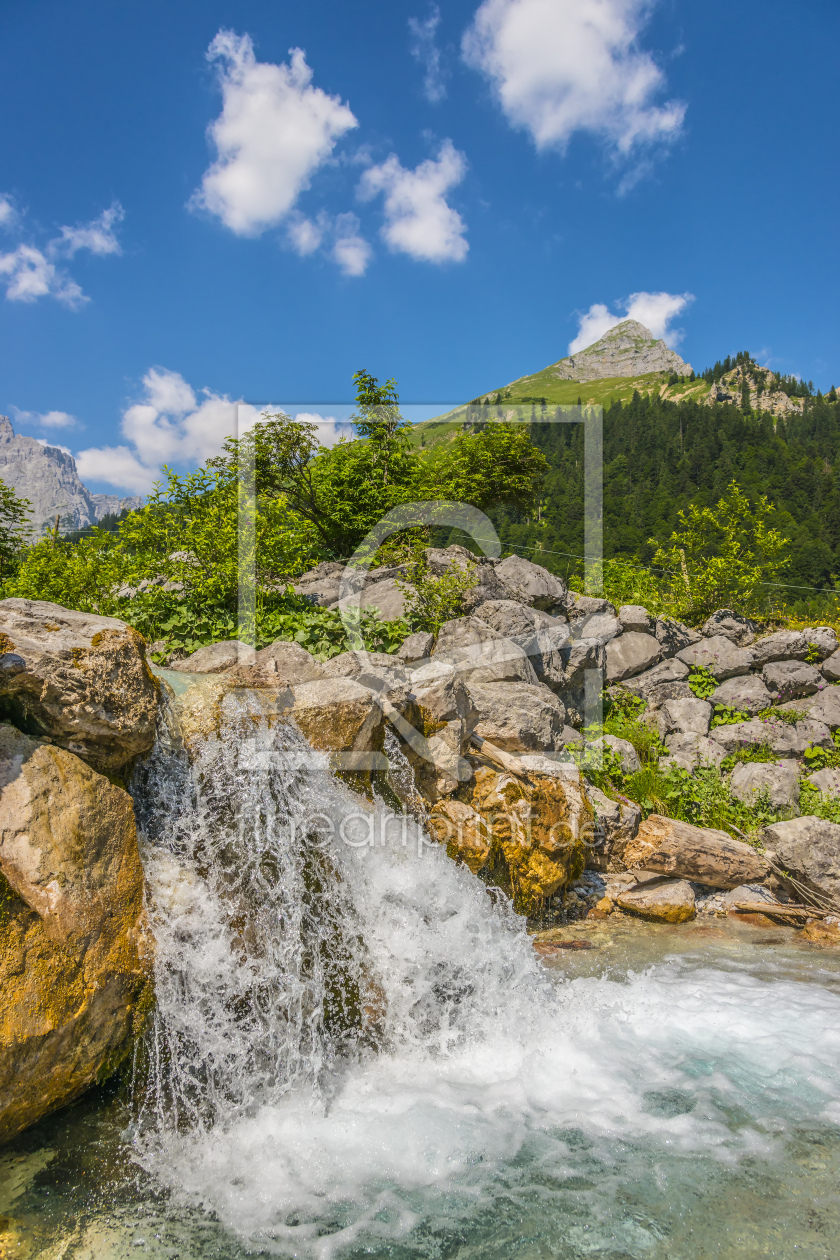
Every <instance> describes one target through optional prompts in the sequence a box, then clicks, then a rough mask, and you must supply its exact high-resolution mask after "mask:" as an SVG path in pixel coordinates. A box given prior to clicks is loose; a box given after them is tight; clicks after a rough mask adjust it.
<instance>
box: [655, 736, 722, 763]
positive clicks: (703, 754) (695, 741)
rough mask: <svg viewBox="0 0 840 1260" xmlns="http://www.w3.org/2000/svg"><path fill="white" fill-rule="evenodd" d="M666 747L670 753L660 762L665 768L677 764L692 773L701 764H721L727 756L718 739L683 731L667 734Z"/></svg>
mask: <svg viewBox="0 0 840 1260" xmlns="http://www.w3.org/2000/svg"><path fill="white" fill-rule="evenodd" d="M665 747H666V748H667V750H668V755H667V756H666V757H663V758H662V760H661V762H660V763H659V764H660V766H661V768H662V769H663V770H668V769H669V768H670V767H671V766H676V767H678V768H679V769H682V770H688V771H689V773H691V772H692V771H694V770H696V769H697V768H698V767H699V766H703V765H711V766H719V765H720V763H721V762H722V761H723V759H724V758H725V757H726V750H725V749H724V748H722V747H721V745H720V744H719V743H717V741H716V740H713V739H708V738H707V737H705V736H703V735H697V734H693V733H688V734H686V733H685V732H682V731H674V732H673V734H671V735H667V736H666V737H665Z"/></svg>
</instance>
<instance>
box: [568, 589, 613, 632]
mask: <svg viewBox="0 0 840 1260" xmlns="http://www.w3.org/2000/svg"><path fill="white" fill-rule="evenodd" d="M572 596H574V599H573V600H572V602H571V603H570V604H569V606H568V608H567V616H568V618H569V621H571V622H572V624H574V623H575V622H576V621H579V620H580V618H581V617H590V616H592V614H593V613H607V614H608V615H609V616H610V617H615V605H614V604H611V603H610V601H609V600H608V599H600V598H599V597H598V596H597V595H578V594H577V593H576V592H575V591H569V599H570V600H571V599H572Z"/></svg>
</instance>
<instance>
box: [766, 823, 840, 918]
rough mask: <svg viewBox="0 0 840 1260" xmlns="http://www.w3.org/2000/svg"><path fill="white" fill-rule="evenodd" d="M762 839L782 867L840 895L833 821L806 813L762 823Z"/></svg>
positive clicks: (839, 833)
mask: <svg viewBox="0 0 840 1260" xmlns="http://www.w3.org/2000/svg"><path fill="white" fill-rule="evenodd" d="M761 839H762V841H763V843H764V846H765V848H766V849H767V850H768V851H769V852H772V853H774V854H775V858H776V863H777V865H778V866H780V867H782V869H783V870H785V871H789V872H790V874H791V875H793V876H794V877H795V878H797V879H800V880H802V881H803V882H804V883H807V884H810V885H811V886H813V887H816V888H818V889H820V890H821V891H823V892H827V893H828V894H829V895H830V896H832V897H835V898H840V826H838V825H837V824H836V823H831V822H826V821H825V819H824V818H815V817H814V816H813V815H811V814H808V815H806V816H805V817H804V818H792V819H791V820H790V821H789V822H780V823H773V825H772V826H770V827H765V828H764V831H763V832H762V835H761Z"/></svg>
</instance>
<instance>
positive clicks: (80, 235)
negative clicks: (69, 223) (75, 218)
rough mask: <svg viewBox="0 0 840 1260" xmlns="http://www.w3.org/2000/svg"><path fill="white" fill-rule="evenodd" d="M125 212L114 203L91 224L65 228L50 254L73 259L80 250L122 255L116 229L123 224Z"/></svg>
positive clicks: (117, 203) (99, 253)
mask: <svg viewBox="0 0 840 1260" xmlns="http://www.w3.org/2000/svg"><path fill="white" fill-rule="evenodd" d="M124 218H125V211H124V210H123V208H122V206H121V205H120V203H119V202H118V201H114V202H112V203H111V205H110V206H109V207H108V209H107V210H103V211H102V213H101V214H100V215H99V217H98V218H96V219H91V221H90V223H83V224H81V225H80V226H78V227H72V228H71V227H63V228H62V229H61V236H59V237H57V238H56V239H55V240H54V241H51V242H50V246H49V249H50V253H51V254H52V255H53V256H55V255H58V254H63V255H66V257H68V258H72V257H73V255H74V254H77V253H78V252H79V250H80V249H87V250H89V251H90V253H91V254H98V255H100V256H102V255H105V254H121V253H122V246H121V245H120V243H119V241H118V240H117V238H116V235H115V233H114V228H115V226H116V225H117V224H118V223H122V221H123V219H124Z"/></svg>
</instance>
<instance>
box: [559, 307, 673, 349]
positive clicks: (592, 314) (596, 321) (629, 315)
mask: <svg viewBox="0 0 840 1260" xmlns="http://www.w3.org/2000/svg"><path fill="white" fill-rule="evenodd" d="M693 301H694V294H693V293H631V294H630V297H629V298H626V299H624V300H623V301H621V302H617V303H615V305H616V306H618V307H623V312H622V313H621V314H618V313H616V312H615V311H611V310H610V309H609V307H608V306H605V305H604V303H603V302H595V303H593V305H592V306H590V308H589V310H588V311H586V312H585V313H584V314H583V315H581V316H580V317H579V319H580V326H579V329H578V334H577V336H576V337H575V338H574V340H573V341H572V342H571V343H570V344H569V354H577V353H578V352H579V351H580V350H585V349H586V347H587V346H591V345H592V344H593V343H594V342H596V341H598V340H600V338H601V337H603V336H604V334H605V333H607V332H609V330H610V329H611V328H615V326H616V324H620V323H621V322H622V320H625V319H635V320H637V321H638V322H639V323H640V324H644V326H645V328H649V329H650V331H651V332H652V333H653V335H654V337H656V338H657V339H659V338H660V337H662V338H664V339H665V341H666V342H667V343H668V345H669V346H671V347H672V348H673V347H674V346H677V345H679V343H680V342H681V341H682V339H683V335H684V334H683V332H682V330H681V329H678V328H672V327H671V321H672V320H674V319H676V318H677V316H678V315H681V314H682V312H683V311H684V310H685V309H686V307H687V306H688V305H689V303H690V302H693Z"/></svg>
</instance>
